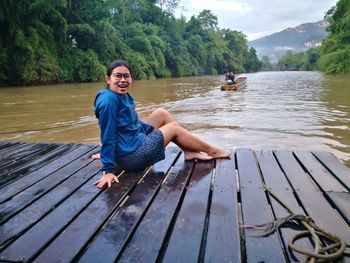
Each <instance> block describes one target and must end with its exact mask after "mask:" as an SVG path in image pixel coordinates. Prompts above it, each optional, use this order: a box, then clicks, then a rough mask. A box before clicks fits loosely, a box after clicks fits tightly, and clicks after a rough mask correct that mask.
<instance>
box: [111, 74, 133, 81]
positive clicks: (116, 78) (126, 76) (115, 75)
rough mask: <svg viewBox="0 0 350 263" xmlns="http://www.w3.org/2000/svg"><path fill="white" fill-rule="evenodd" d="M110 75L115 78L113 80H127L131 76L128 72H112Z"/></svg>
mask: <svg viewBox="0 0 350 263" xmlns="http://www.w3.org/2000/svg"><path fill="white" fill-rule="evenodd" d="M112 76H113V77H114V78H115V80H121V79H122V78H124V79H125V80H129V79H130V78H131V75H130V73H124V74H122V73H113V74H112Z"/></svg>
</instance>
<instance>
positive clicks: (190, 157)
mask: <svg viewBox="0 0 350 263" xmlns="http://www.w3.org/2000/svg"><path fill="white" fill-rule="evenodd" d="M193 159H198V160H203V161H206V160H211V159H213V157H211V156H209V155H206V154H203V153H200V152H185V160H193Z"/></svg>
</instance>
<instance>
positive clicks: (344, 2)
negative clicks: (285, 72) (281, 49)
mask: <svg viewBox="0 0 350 263" xmlns="http://www.w3.org/2000/svg"><path fill="white" fill-rule="evenodd" d="M325 18H326V19H327V20H328V21H329V22H330V26H329V27H328V31H329V35H328V37H327V38H326V39H324V40H323V42H322V45H321V47H319V48H312V49H309V50H308V51H306V52H304V53H292V52H291V51H289V52H287V54H286V55H285V56H283V57H282V58H281V59H280V60H279V61H278V66H280V67H283V66H284V65H287V66H288V68H291V69H297V70H320V71H323V72H325V73H332V74H333V73H350V0H339V1H338V2H337V5H336V6H335V7H333V8H331V9H330V10H328V12H327V13H326V16H325ZM268 63H269V62H268V61H267V60H266V58H265V60H263V61H262V64H263V67H269V66H271V65H269V64H268Z"/></svg>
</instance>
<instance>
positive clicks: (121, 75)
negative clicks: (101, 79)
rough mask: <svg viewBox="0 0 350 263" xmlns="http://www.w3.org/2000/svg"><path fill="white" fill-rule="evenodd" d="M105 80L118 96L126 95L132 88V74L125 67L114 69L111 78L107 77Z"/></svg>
mask: <svg viewBox="0 0 350 263" xmlns="http://www.w3.org/2000/svg"><path fill="white" fill-rule="evenodd" d="M105 79H106V82H107V85H108V86H109V88H110V89H111V90H113V91H114V92H116V93H118V94H126V93H127V92H128V91H129V88H131V84H132V78H131V74H130V71H129V69H128V68H127V67H125V66H118V67H116V68H114V69H113V71H112V74H111V76H108V75H107V76H106V77H105Z"/></svg>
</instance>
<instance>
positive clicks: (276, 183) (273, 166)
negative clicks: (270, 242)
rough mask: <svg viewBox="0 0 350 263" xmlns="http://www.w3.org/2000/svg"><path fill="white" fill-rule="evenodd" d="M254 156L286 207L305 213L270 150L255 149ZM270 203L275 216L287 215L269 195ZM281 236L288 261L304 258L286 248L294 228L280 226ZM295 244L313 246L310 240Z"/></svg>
mask: <svg viewBox="0 0 350 263" xmlns="http://www.w3.org/2000/svg"><path fill="white" fill-rule="evenodd" d="M255 155H256V158H257V160H258V163H259V167H260V170H261V174H262V176H263V179H264V182H265V184H266V185H267V187H268V189H270V190H271V191H272V192H273V193H275V194H276V195H277V196H278V198H280V199H281V200H282V201H283V202H284V203H285V204H286V205H287V206H288V207H290V208H291V209H292V210H293V211H294V213H296V214H301V215H305V213H304V211H303V209H302V208H301V207H300V206H299V204H298V201H297V200H296V199H295V196H294V194H293V190H292V188H291V186H290V184H289V183H288V181H287V179H286V177H285V176H284V174H283V172H282V170H281V169H280V167H279V165H278V163H277V160H276V158H275V156H274V155H273V152H272V150H259V151H255ZM269 198H270V203H271V206H272V210H273V213H274V215H275V218H283V217H286V216H288V215H289V212H288V210H287V209H286V208H284V207H283V206H282V205H281V204H280V203H279V202H278V201H276V200H275V199H274V198H273V197H272V196H271V195H269ZM280 231H281V237H282V240H283V243H284V249H285V253H286V254H287V256H288V258H289V261H290V262H300V261H304V260H305V256H304V255H301V254H298V253H293V251H291V250H290V249H288V242H289V240H290V239H291V238H292V237H294V235H295V234H296V233H297V232H296V231H295V230H292V229H289V228H281V229H280ZM295 245H297V246H298V247H302V248H305V249H308V250H310V251H313V246H312V243H311V241H310V240H308V239H300V240H298V241H296V242H295Z"/></svg>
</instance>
